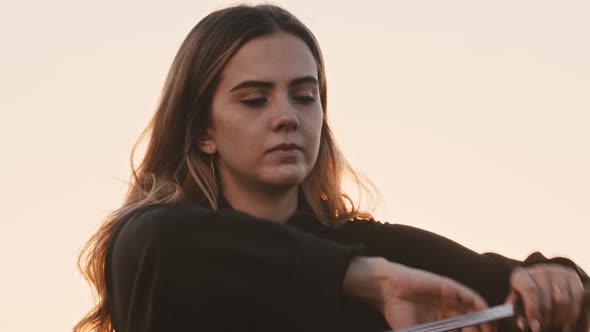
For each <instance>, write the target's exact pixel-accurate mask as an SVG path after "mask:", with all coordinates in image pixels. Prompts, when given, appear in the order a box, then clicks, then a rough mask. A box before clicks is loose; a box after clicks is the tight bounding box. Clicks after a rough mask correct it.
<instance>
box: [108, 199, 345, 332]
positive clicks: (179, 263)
mask: <svg viewBox="0 0 590 332" xmlns="http://www.w3.org/2000/svg"><path fill="white" fill-rule="evenodd" d="M354 254H355V249H353V248H352V247H348V246H346V245H341V244H337V243H334V242H331V241H328V240H324V239H321V238H318V237H315V236H313V235H308V234H304V233H301V232H299V231H298V230H296V229H294V228H291V227H289V226H287V225H280V224H275V223H272V222H270V221H265V220H260V219H257V218H253V217H250V216H248V215H245V214H242V213H239V212H236V211H232V210H225V211H224V210H222V211H220V212H213V211H211V210H209V209H206V208H203V207H199V206H196V205H188V204H178V205H160V206H153V207H151V208H148V209H145V210H144V211H142V212H140V213H136V214H135V215H134V217H132V218H130V219H128V220H127V221H125V222H123V221H121V222H119V223H118V224H117V225H116V229H115V230H114V231H113V233H112V237H111V240H110V245H109V249H108V250H107V259H106V267H105V273H106V278H107V292H108V301H109V307H110V309H111V314H112V321H113V325H114V327H115V329H116V330H117V331H129V332H131V331H236V330H238V329H239V330H241V331H249V330H252V331H267V330H276V329H277V327H280V328H281V330H283V331H302V330H307V331H310V330H311V331H313V330H318V331H320V330H327V329H328V330H329V329H330V328H329V327H333V326H334V324H336V322H335V321H334V319H335V317H336V316H337V312H338V310H339V305H340V302H341V300H342V296H343V295H342V294H341V289H342V281H343V279H344V275H345V273H346V270H347V268H348V264H349V262H350V259H351V257H352V256H353V255H354Z"/></svg>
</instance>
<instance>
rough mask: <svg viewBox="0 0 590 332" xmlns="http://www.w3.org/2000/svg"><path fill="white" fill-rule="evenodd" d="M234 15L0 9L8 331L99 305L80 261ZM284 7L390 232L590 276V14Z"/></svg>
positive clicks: (528, 4)
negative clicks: (411, 232) (208, 40)
mask: <svg viewBox="0 0 590 332" xmlns="http://www.w3.org/2000/svg"><path fill="white" fill-rule="evenodd" d="M234 3H236V2H234V1H194V0H193V1H157V2H156V1H114V0H105V1H95V2H87V1H73V0H72V1H67V0H55V1H38V0H37V1H19V2H17V1H12V2H8V1H5V2H4V1H3V2H1V3H0V43H1V45H2V46H1V47H2V49H1V50H2V52H1V55H0V95H1V98H0V111H1V112H2V113H1V119H2V120H1V121H0V135H1V139H0V148H1V149H0V151H2V160H3V162H2V166H1V172H0V179H1V183H2V190H0V195H1V198H2V202H3V203H2V218H1V219H2V221H1V230H2V231H1V232H0V262H2V263H1V266H2V268H1V271H2V273H1V274H0V280H1V281H2V282H0V326H1V328H0V329H1V330H3V331H68V330H71V327H72V326H73V325H74V324H75V322H77V320H79V319H80V318H81V317H82V315H83V314H84V313H85V312H86V311H87V310H88V309H89V308H90V305H91V293H90V288H89V287H88V286H87V284H86V283H85V281H84V280H83V279H82V277H81V276H80V274H79V273H78V272H77V269H76V266H75V260H76V257H77V254H78V252H79V250H80V249H81V247H82V246H83V244H84V243H85V241H86V240H87V239H88V237H89V236H90V235H91V234H92V233H93V232H94V231H95V230H96V228H97V225H98V223H99V222H100V221H101V220H102V218H103V217H104V216H106V214H107V213H108V212H110V211H111V210H113V209H115V208H117V207H119V206H120V204H121V202H122V199H123V195H124V193H125V191H126V189H127V187H126V184H125V181H126V180H127V179H128V177H129V174H130V168H129V153H130V150H131V147H132V144H133V142H134V141H135V139H136V138H137V137H138V135H139V134H140V132H141V130H142V129H143V128H144V127H145V125H146V124H147V122H148V120H149V119H150V117H151V115H152V114H153V111H154V108H155V104H156V101H157V99H158V95H159V92H160V89H161V87H162V84H163V81H164V77H165V75H166V72H167V70H168V68H169V66H170V64H171V62H172V59H173V57H174V55H175V53H176V51H177V50H178V47H179V46H180V43H181V42H182V40H183V39H184V38H185V36H186V35H187V34H188V32H189V30H190V29H191V28H192V27H193V26H194V25H195V24H196V23H197V22H198V21H199V20H200V19H202V18H203V17H204V16H205V15H207V14H208V13H210V12H211V11H213V10H215V9H219V8H222V7H225V6H227V5H230V4H234ZM248 3H250V2H248ZM255 3H258V2H255ZM273 3H275V4H278V5H281V6H284V7H285V8H286V9H288V10H290V11H291V12H292V13H294V14H295V15H296V16H297V17H299V18H300V19H301V20H302V21H303V22H304V23H305V24H306V25H308V27H309V28H310V29H311V30H312V31H313V32H314V34H315V35H316V37H317V38H318V40H319V42H320V45H321V47H322V50H323V52H324V57H325V61H326V67H327V77H328V92H329V93H328V94H329V97H328V98H329V99H328V105H329V108H328V114H329V119H330V122H331V125H332V127H333V129H334V132H335V135H336V139H337V142H338V143H339V145H340V148H341V149H342V150H343V152H344V154H345V156H346V157H347V158H348V159H349V161H350V162H351V163H352V164H353V165H354V166H355V167H356V168H357V169H358V170H359V171H361V172H362V173H363V174H364V175H366V176H367V177H368V178H369V179H371V180H372V182H373V183H374V184H375V185H376V186H377V188H378V189H379V190H380V192H381V194H382V198H381V200H380V203H379V204H378V205H377V209H376V210H375V213H374V215H375V217H376V218H377V219H379V220H382V221H388V222H392V223H403V224H409V225H412V226H416V227H421V228H424V229H427V230H430V231H434V232H436V233H439V234H442V235H444V236H446V237H449V238H451V239H453V240H455V241H457V242H459V243H461V244H463V245H465V246H467V247H469V248H471V249H473V250H476V251H478V252H486V251H493V252H497V253H500V254H503V255H506V256H509V257H512V258H515V259H521V260H522V259H524V258H525V257H526V256H527V255H528V254H529V253H532V252H534V251H541V252H542V253H544V254H545V255H546V256H556V255H563V256H567V257H570V258H572V259H573V260H574V261H576V262H577V263H578V264H579V265H580V266H582V267H583V268H584V269H586V270H587V271H588V270H590V251H589V250H588V235H589V230H590V226H589V222H590V130H589V127H590V42H589V41H590V2H589V1H586V0H579V1H575V0H539V1H533V0H528V1H527V0H511V1H508V0H495V1H480V0H464V1H458V0H447V1H439V0H423V1H409V0H405V1H386V0H383V1H371V0H364V1H321V0H313V1H303V0H299V1H295V0H293V1H287V0H285V1H275V2H273Z"/></svg>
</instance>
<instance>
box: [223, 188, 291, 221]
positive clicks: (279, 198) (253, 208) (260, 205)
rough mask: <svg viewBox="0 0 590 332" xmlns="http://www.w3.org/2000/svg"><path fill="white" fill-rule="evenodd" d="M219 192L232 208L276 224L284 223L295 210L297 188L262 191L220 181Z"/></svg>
mask: <svg viewBox="0 0 590 332" xmlns="http://www.w3.org/2000/svg"><path fill="white" fill-rule="evenodd" d="M221 191H222V193H223V196H224V197H225V199H226V200H227V201H228V203H229V204H230V205H231V206H232V208H234V209H236V210H238V211H242V212H245V213H247V214H249V215H252V216H255V217H258V218H262V219H266V220H270V221H274V222H277V223H284V222H286V221H287V220H288V219H289V217H290V216H291V215H293V213H295V210H296V209H297V203H298V202H297V199H298V197H297V186H293V187H291V188H289V189H284V190H268V191H263V190H257V188H253V186H240V185H237V184H236V183H224V182H223V181H222V185H221Z"/></svg>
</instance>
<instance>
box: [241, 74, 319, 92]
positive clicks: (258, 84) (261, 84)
mask: <svg viewBox="0 0 590 332" xmlns="http://www.w3.org/2000/svg"><path fill="white" fill-rule="evenodd" d="M303 83H314V84H319V83H318V80H317V78H315V77H313V76H303V77H299V78H296V79H294V80H292V81H291V82H289V87H294V86H297V85H300V84H303ZM274 86H275V84H274V83H273V82H265V81H244V82H242V83H240V84H238V85H236V86H234V87H233V88H231V90H229V92H234V91H236V90H239V89H244V88H265V89H269V88H272V87H274Z"/></svg>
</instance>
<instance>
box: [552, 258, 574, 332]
mask: <svg viewBox="0 0 590 332" xmlns="http://www.w3.org/2000/svg"><path fill="white" fill-rule="evenodd" d="M568 277H569V276H568V274H567V270H566V269H564V268H562V267H555V268H554V269H553V271H551V272H549V281H548V282H549V288H550V290H548V293H550V295H551V313H550V315H548V317H549V318H550V321H549V322H548V323H549V325H548V326H550V327H561V328H563V327H565V326H566V325H567V324H568V323H569V316H570V313H571V311H572V309H573V303H572V297H571V294H570V289H569V285H568V283H569V282H570V281H569V278H568Z"/></svg>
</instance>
